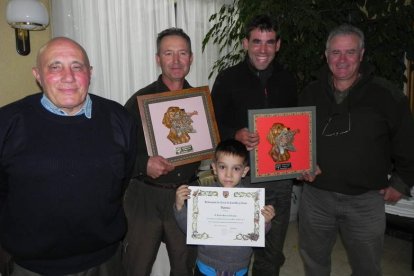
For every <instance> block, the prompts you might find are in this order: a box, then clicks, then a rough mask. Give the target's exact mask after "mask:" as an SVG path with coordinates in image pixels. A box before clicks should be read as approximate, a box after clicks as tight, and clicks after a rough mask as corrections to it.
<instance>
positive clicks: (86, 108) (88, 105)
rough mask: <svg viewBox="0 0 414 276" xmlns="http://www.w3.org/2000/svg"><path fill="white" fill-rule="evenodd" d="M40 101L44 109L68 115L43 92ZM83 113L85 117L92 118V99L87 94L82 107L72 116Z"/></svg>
mask: <svg viewBox="0 0 414 276" xmlns="http://www.w3.org/2000/svg"><path fill="white" fill-rule="evenodd" d="M40 103H41V104H42V105H43V107H44V108H46V110H48V111H50V112H52V113H53V114H56V115H60V116H69V114H68V113H67V112H65V111H63V110H62V109H61V108H59V107H57V106H56V105H55V104H54V103H52V101H51V100H49V99H48V97H46V95H45V94H43V97H42V99H41V100H40ZM80 115H85V117H86V118H88V119H90V118H92V100H91V97H90V96H89V95H86V100H85V103H84V104H83V106H82V108H81V109H80V110H79V111H78V112H76V114H74V116H80Z"/></svg>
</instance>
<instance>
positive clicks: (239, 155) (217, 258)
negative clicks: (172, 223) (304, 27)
mask: <svg viewBox="0 0 414 276" xmlns="http://www.w3.org/2000/svg"><path fill="white" fill-rule="evenodd" d="M247 160H248V152H247V149H246V147H245V146H244V145H243V144H242V143H240V142H239V141H236V140H234V139H229V140H225V141H222V142H221V143H219V144H218V146H217V148H216V152H215V157H214V160H213V163H212V164H211V165H212V167H213V171H214V174H215V175H216V177H217V179H218V183H217V184H216V185H214V186H216V187H226V188H233V187H237V188H240V187H243V186H242V184H241V179H242V177H244V176H245V175H246V174H247V172H248V171H249V167H248V165H247V162H248V161H247ZM190 193H191V190H190V189H189V188H188V185H182V186H180V187H179V188H178V189H177V191H176V196H175V205H174V215H175V219H176V220H177V223H178V225H179V226H180V228H181V229H182V230H183V231H184V232H186V227H187V206H186V205H185V201H186V200H187V199H189V198H190ZM261 213H262V215H263V216H264V218H265V222H266V230H267V231H268V230H269V229H270V221H271V220H272V218H273V217H274V216H275V210H274V209H273V206H272V205H266V206H264V208H263V209H262V210H261ZM251 255H252V248H251V247H248V246H213V245H199V246H198V253H197V262H196V268H195V270H194V276H210V275H211V276H217V275H219V276H221V275H226V276H227V275H228V276H247V272H248V266H249V262H250V258H251Z"/></svg>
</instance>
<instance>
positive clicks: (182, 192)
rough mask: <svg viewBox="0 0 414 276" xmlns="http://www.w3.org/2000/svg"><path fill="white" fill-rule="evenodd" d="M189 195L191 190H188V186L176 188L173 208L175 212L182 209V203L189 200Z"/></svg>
mask: <svg viewBox="0 0 414 276" xmlns="http://www.w3.org/2000/svg"><path fill="white" fill-rule="evenodd" d="M190 193H191V190H190V189H188V185H181V186H180V187H178V189H177V191H176V192H175V208H176V209H177V211H180V210H181V209H182V208H183V206H184V202H185V201H186V200H187V199H189V198H190Z"/></svg>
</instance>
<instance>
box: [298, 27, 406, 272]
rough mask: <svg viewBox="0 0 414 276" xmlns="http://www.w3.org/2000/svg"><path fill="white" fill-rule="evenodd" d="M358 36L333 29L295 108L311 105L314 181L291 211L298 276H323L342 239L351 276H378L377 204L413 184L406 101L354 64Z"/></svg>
mask: <svg viewBox="0 0 414 276" xmlns="http://www.w3.org/2000/svg"><path fill="white" fill-rule="evenodd" d="M363 54H364V34H363V33H362V32H361V30H359V29H358V28H355V27H353V26H350V25H341V26H339V27H337V28H335V29H334V30H333V31H332V32H331V33H330V34H329V36H328V39H327V43H326V51H325V55H326V59H327V65H326V66H324V67H323V68H322V69H321V71H320V73H319V79H318V80H317V81H314V82H312V83H310V84H309V85H308V86H307V88H305V90H304V92H303V93H302V94H301V97H300V105H303V106H308V105H314V106H316V112H317V116H316V131H317V162H318V164H319V167H320V169H321V170H322V174H321V175H319V176H317V177H316V179H315V180H314V183H312V184H309V185H305V186H304V189H303V193H302V198H301V204H300V207H299V208H300V210H299V237H300V252H301V255H302V258H303V261H304V264H305V272H306V275H309V276H310V275H317V276H328V275H330V272H331V265H330V264H331V261H330V256H331V252H332V247H333V245H334V244H335V240H336V237H337V234H338V231H339V233H340V235H341V236H342V240H343V242H344V245H345V248H346V249H347V253H348V254H347V255H348V258H349V263H350V265H351V268H352V275H381V256H382V247H383V239H384V231H385V211H384V201H389V202H396V201H398V200H399V199H400V198H401V196H402V195H409V194H410V187H411V186H412V185H413V184H414V146H413V141H414V121H413V117H412V114H411V112H410V110H409V106H408V101H407V97H406V96H404V94H403V93H402V92H401V91H399V90H398V89H396V88H394V87H393V86H392V85H391V84H390V83H389V82H387V81H386V80H384V79H381V78H379V77H376V76H374V74H373V69H372V67H371V66H369V65H368V64H364V63H361V62H362V59H363Z"/></svg>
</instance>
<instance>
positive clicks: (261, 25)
mask: <svg viewBox="0 0 414 276" xmlns="http://www.w3.org/2000/svg"><path fill="white" fill-rule="evenodd" d="M254 29H259V30H260V31H268V32H271V31H274V32H275V33H276V39H279V34H278V31H279V25H278V24H277V21H276V19H274V18H273V17H271V16H269V15H267V14H259V15H256V16H255V17H253V18H252V19H251V20H250V21H249V22H248V23H247V24H246V25H245V26H244V36H245V37H246V38H247V39H250V32H251V31H252V30H254Z"/></svg>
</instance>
